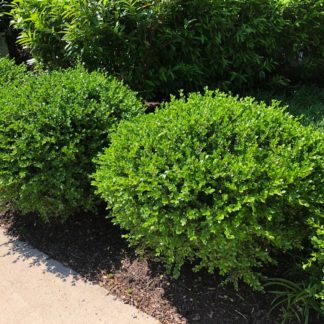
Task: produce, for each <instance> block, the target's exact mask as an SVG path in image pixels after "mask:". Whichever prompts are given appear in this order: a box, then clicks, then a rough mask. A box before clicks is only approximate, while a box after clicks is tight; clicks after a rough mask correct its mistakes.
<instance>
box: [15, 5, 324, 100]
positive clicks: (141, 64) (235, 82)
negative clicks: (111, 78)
mask: <svg viewBox="0 0 324 324" xmlns="http://www.w3.org/2000/svg"><path fill="white" fill-rule="evenodd" d="M323 8H324V0H306V1H300V0H287V1H283V0H248V1H247V0H228V1H223V0H199V1H198V0H188V1H181V0H167V1H161V0H156V1H144V0H140V1H131V0H126V1H112V0H108V1H107V0H100V1H97V0H82V1H79V0H72V1H70V0H69V1H68V0H60V1H50V0H28V1H27V0H18V1H16V2H15V8H14V10H13V11H12V16H13V21H14V25H15V27H16V28H18V29H19V30H20V31H21V34H20V40H19V41H20V42H21V43H22V44H23V45H25V46H26V47H27V48H29V49H30V50H31V52H32V54H33V56H34V58H35V59H36V60H37V62H38V63H39V64H42V65H44V66H46V67H52V68H53V67H62V66H64V67H66V66H69V65H73V64H75V62H77V61H78V60H81V62H82V63H83V64H84V65H85V66H86V67H87V68H89V69H96V68H99V67H100V68H104V69H106V70H107V71H109V72H110V73H113V74H114V75H116V76H118V78H121V79H123V80H125V82H126V83H128V84H129V85H130V86H131V87H132V88H134V89H136V90H138V91H140V92H141V93H142V94H143V96H144V97H146V98H149V99H152V98H155V99H159V98H166V97H168V96H169V94H170V93H176V92H177V90H178V89H185V91H192V90H200V89H202V88H203V87H204V86H206V85H208V86H210V87H221V88H222V89H226V90H228V89H230V90H232V91H242V90H244V89H246V88H251V87H256V86H260V85H262V84H267V85H269V84H270V85H284V84H286V83H287V82H288V79H291V80H293V81H294V82H299V81H311V82H319V83H320V82H323V75H324V73H323V66H324V64H323V58H324V41H323V40H324V37H323V28H322V26H323V25H324V10H323Z"/></svg>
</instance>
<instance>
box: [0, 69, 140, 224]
mask: <svg viewBox="0 0 324 324" xmlns="http://www.w3.org/2000/svg"><path fill="white" fill-rule="evenodd" d="M142 112H143V105H142V103H141V101H140V100H139V99H137V97H136V94H135V93H134V92H132V91H131V90H129V89H128V88H127V87H125V86H124V85H123V84H122V83H120V82H119V81H117V80H116V79H115V78H111V77H107V76H106V75H104V74H102V73H99V72H93V73H88V72H86V71H85V70H84V69H83V68H82V67H78V68H76V69H71V70H66V71H56V72H52V73H49V74H48V73H43V74H41V75H38V76H30V77H29V78H27V79H25V80H24V82H23V83H22V84H21V86H19V87H17V85H8V86H7V87H4V88H1V90H0V160H1V163H0V192H1V200H3V201H4V202H5V203H11V204H12V206H14V208H16V209H18V210H20V211H21V212H22V213H37V214H39V215H40V216H42V218H43V219H44V220H50V219H52V220H54V219H55V218H56V219H59V220H64V219H65V218H66V217H68V216H69V215H71V214H72V213H76V212H79V211H92V210H94V208H95V206H96V204H97V202H96V199H95V198H94V195H93V194H92V191H93V190H92V188H91V184H90V178H89V175H90V174H92V173H93V172H94V164H93V162H92V159H93V157H95V156H96V155H97V154H98V152H99V151H100V150H101V149H102V148H104V147H106V146H107V145H108V144H109V131H110V130H111V128H112V127H113V126H114V125H115V124H116V123H118V122H119V121H120V120H121V119H122V118H126V119H127V118H130V117H133V116H136V115H138V114H141V113H142Z"/></svg>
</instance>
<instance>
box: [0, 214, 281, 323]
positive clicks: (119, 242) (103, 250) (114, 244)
mask: <svg viewBox="0 0 324 324" xmlns="http://www.w3.org/2000/svg"><path fill="white" fill-rule="evenodd" d="M0 225H1V226H3V227H5V228H6V230H7V232H8V234H10V235H12V236H15V237H17V238H19V239H20V240H23V241H26V242H28V243H29V244H31V245H32V246H34V247H35V248H37V249H39V250H41V251H43V252H45V253H46V254H48V255H49V256H50V257H52V258H54V259H56V260H58V261H60V262H62V263H63V264H64V265H66V266H69V267H71V268H72V269H73V270H75V271H77V272H78V273H80V274H81V275H82V276H83V277H84V278H86V279H88V280H91V281H94V282H97V283H99V284H100V285H101V286H103V287H105V288H106V289H107V290H108V291H109V292H110V293H112V294H114V295H115V296H117V297H118V298H120V299H121V300H123V301H124V302H126V303H129V304H131V305H134V306H136V307H137V308H139V309H141V310H142V311H144V312H145V313H147V314H149V315H152V316H153V317H155V318H157V319H158V320H160V321H161V322H162V323H170V324H171V323H172V324H179V323H203V324H209V323H213V324H216V323H221V324H226V323H230V324H235V323H255V324H257V323H259V324H261V323H262V324H268V323H269V324H270V323H271V324H274V323H279V321H278V318H277V317H278V316H277V314H274V313H272V314H271V315H269V314H268V310H269V309H270V308H271V306H270V303H271V298H272V297H271V296H269V295H267V294H262V293H256V292H253V291H251V289H250V288H249V287H246V286H245V285H241V286H240V287H239V290H238V291H235V289H234V288H233V287H232V286H222V285H221V284H220V283H221V280H222V278H220V277H219V276H217V275H210V274H208V273H205V272H199V273H193V272H192V271H191V270H190V267H189V265H187V266H185V267H184V269H183V272H182V275H181V277H180V278H179V279H177V280H175V279H173V278H171V277H170V276H168V275H166V272H165V269H164V267H163V266H162V265H161V264H159V263H157V262H153V261H149V260H147V259H143V258H141V257H139V256H137V255H136V253H135V252H134V250H132V249H131V248H129V247H128V246H127V242H126V241H125V240H124V239H122V238H121V235H122V233H121V231H120V229H119V228H118V227H116V226H114V225H113V224H111V222H110V221H109V220H107V219H105V218H104V217H102V216H101V217H99V216H97V217H93V216H92V217H90V216H87V215H83V216H82V217H80V216H79V217H76V218H71V219H70V220H69V221H67V222H66V223H65V224H64V225H62V224H56V225H45V224H43V223H41V222H39V221H38V220H37V218H35V217H33V216H28V217H23V216H20V215H17V214H15V213H11V212H6V213H4V214H0Z"/></svg>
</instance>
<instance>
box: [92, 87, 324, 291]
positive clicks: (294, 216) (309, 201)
mask: <svg viewBox="0 0 324 324" xmlns="http://www.w3.org/2000/svg"><path fill="white" fill-rule="evenodd" d="M323 139H324V138H323V133H321V132H319V131H316V130H315V129H313V128H312V127H304V126H302V125H301V124H300V123H299V121H298V120H296V119H295V118H294V117H292V116H290V115H289V114H288V113H285V112H284V111H283V110H282V109H280V108H279V107H278V106H277V104H275V103H274V104H273V105H272V106H269V107H268V106H266V105H265V104H263V103H261V104H258V103H256V102H255V101H254V100H253V99H251V98H246V99H242V100H239V99H237V98H234V97H230V96H228V95H225V94H223V93H220V92H216V93H214V92H210V91H207V92H206V93H205V94H204V95H201V94H197V93H195V94H192V95H190V96H189V98H188V100H186V99H185V98H180V99H179V100H177V99H174V98H173V99H172V101H171V102H170V103H169V104H165V105H164V107H163V109H160V110H158V111H157V112H156V113H155V114H150V115H147V116H144V117H138V118H136V119H135V120H133V121H128V122H122V123H121V124H120V125H119V127H118V130H117V131H116V133H114V134H113V135H112V144H111V146H110V147H109V148H108V149H107V150H106V151H105V153H104V154H102V155H101V156H100V158H99V160H98V169H97V171H96V173H95V175H94V179H95V181H94V184H95V185H96V186H97V187H98V193H99V194H100V196H101V197H102V198H103V199H105V200H106V202H107V204H108V207H109V208H111V209H112V217H113V221H114V222H115V223H117V224H119V225H120V226H121V227H122V228H124V229H126V230H127V231H128V234H127V235H126V237H127V238H128V240H129V241H130V242H131V243H132V244H134V245H136V246H137V247H138V249H139V250H140V251H144V250H145V251H149V252H152V253H153V255H155V256H158V257H160V258H161V259H162V260H164V262H165V263H166V264H167V265H169V266H170V268H172V269H173V271H174V273H175V274H176V275H177V274H179V271H180V269H181V266H182V265H183V263H184V262H185V261H190V262H192V263H193V264H194V265H195V269H200V268H207V269H208V270H209V271H211V272H212V271H214V270H218V271H219V272H220V273H221V274H222V275H226V276H227V277H228V280H231V281H234V282H237V280H238V279H241V278H242V279H243V280H244V281H245V282H246V283H248V284H250V285H251V286H253V287H254V288H260V282H259V279H260V269H262V267H263V266H264V265H265V264H268V263H276V261H277V259H276V255H277V253H278V252H279V253H285V252H287V251H292V250H305V251H308V252H306V253H307V254H308V257H309V258H310V259H312V258H313V260H312V262H313V265H312V266H314V267H317V269H320V268H319V266H318V264H319V262H322V261H321V259H322V257H321V255H322V254H321V253H322V252H321V251H322V247H323V246H322V245H323V239H322V236H321V235H322V234H321V233H322V230H323V221H324V220H323V179H324V177H323V171H324V141H323ZM308 249H310V250H308ZM310 251H313V252H310ZM311 253H313V254H312V255H311ZM316 264H317V265H316ZM321 264H322V263H321ZM320 271H321V270H320ZM317 283H318V285H319V290H320V289H321V287H322V286H321V279H319V278H318V276H317Z"/></svg>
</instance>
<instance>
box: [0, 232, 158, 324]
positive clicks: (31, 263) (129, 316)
mask: <svg viewBox="0 0 324 324" xmlns="http://www.w3.org/2000/svg"><path fill="white" fill-rule="evenodd" d="M65 323H66V324H83V323H84V324H96V323H101V324H105V323H108V324H115V323H116V324H117V323H118V324H126V323H134V324H136V323H143V324H153V323H155V324H157V323H158V321H156V320H154V319H153V318H151V317H149V316H147V315H145V314H144V313H142V312H140V311H138V310H137V309H136V308H134V307H132V306H129V305H125V304H123V303H122V302H120V301H118V300H115V298H114V297H113V296H111V295H108V294H107V291H106V290H105V289H104V288H102V287H100V286H98V285H93V284H90V283H87V282H84V281H83V280H82V279H81V278H80V276H79V275H78V274H77V273H75V272H73V271H72V270H71V269H69V268H67V267H65V266H63V265H62V264H61V263H59V262H57V261H55V260H53V259H50V258H49V257H48V256H47V255H46V254H44V253H41V252H39V251H38V250H35V249H33V248H31V247H30V246H28V245H27V244H25V243H22V242H20V241H17V240H13V239H10V238H9V237H8V236H6V235H5V234H4V231H3V229H1V227H0V324H65Z"/></svg>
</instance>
